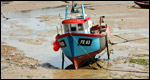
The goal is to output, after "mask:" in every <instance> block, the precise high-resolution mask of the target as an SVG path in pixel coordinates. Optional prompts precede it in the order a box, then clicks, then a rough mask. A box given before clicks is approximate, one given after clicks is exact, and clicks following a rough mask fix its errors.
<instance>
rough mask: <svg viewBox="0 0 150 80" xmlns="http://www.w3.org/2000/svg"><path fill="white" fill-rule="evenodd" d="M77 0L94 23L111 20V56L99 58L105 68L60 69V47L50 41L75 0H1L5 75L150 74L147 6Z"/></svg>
mask: <svg viewBox="0 0 150 80" xmlns="http://www.w3.org/2000/svg"><path fill="white" fill-rule="evenodd" d="M75 3H77V4H78V5H80V4H84V5H85V13H86V14H87V15H88V16H89V17H91V21H93V22H94V25H95V24H99V17H100V16H105V19H104V21H105V23H107V24H108V25H109V26H110V29H111V35H110V40H111V42H112V43H114V45H112V46H111V49H112V52H111V55H110V60H109V61H108V60H107V56H106V54H104V55H103V56H102V57H101V58H100V60H99V61H98V63H99V64H100V65H102V66H103V67H104V68H107V69H100V68H99V67H97V66H96V64H92V65H90V66H85V67H81V68H79V69H78V70H61V50H59V51H58V52H55V51H53V45H52V44H53V41H55V36H56V35H57V29H56V26H57V27H58V28H59V33H61V34H62V32H61V31H60V30H61V29H60V23H61V21H62V20H64V16H65V6H66V5H68V6H71V5H72V2H71V1H1V79H149V9H142V8H140V7H139V6H138V5H135V4H134V2H133V1H75ZM133 5H135V6H134V7H132V6H133ZM125 39H126V40H125ZM104 52H106V50H104ZM97 56H99V55H97ZM65 60H66V62H65V67H67V66H68V65H70V64H72V63H71V62H70V61H69V60H68V59H67V58H65ZM95 69H97V70H95Z"/></svg>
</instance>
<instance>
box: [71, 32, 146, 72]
mask: <svg viewBox="0 0 150 80" xmlns="http://www.w3.org/2000/svg"><path fill="white" fill-rule="evenodd" d="M69 34H70V35H71V36H72V34H71V33H69ZM72 37H73V36H72ZM73 39H74V40H75V42H76V43H77V44H78V42H77V40H76V39H75V38H74V37H73ZM79 45H80V44H79ZM80 47H81V49H83V51H84V52H85V53H86V54H87V55H88V56H89V57H90V58H91V59H92V60H93V61H95V60H94V59H93V58H92V57H91V56H90V55H89V54H88V53H87V51H86V50H85V49H84V48H83V47H82V46H80ZM104 53H105V52H104ZM104 53H103V54H104ZM103 54H102V55H103ZM102 55H101V56H102ZM101 56H100V57H101ZM100 57H99V58H100ZM95 62H96V64H97V66H98V67H100V68H103V69H105V70H110V71H122V72H136V73H149V72H146V71H130V70H117V69H109V68H104V67H102V66H100V65H99V64H98V63H97V61H95Z"/></svg>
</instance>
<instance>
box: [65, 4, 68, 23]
mask: <svg viewBox="0 0 150 80" xmlns="http://www.w3.org/2000/svg"><path fill="white" fill-rule="evenodd" d="M67 17H68V6H66V15H65V20H66V19H67Z"/></svg>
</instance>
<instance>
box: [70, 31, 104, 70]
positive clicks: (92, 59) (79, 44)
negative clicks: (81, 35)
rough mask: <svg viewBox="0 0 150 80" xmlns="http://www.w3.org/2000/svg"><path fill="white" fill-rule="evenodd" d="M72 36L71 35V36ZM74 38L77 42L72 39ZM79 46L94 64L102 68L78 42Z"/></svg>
mask: <svg viewBox="0 0 150 80" xmlns="http://www.w3.org/2000/svg"><path fill="white" fill-rule="evenodd" d="M69 34H70V35H71V36H72V34H71V33H69ZM72 37H73V36H72ZM73 39H74V37H73ZM74 40H75V42H76V43H77V44H78V42H77V40H76V39H74ZM79 46H80V47H81V49H82V50H83V51H84V52H85V53H86V54H87V55H88V56H89V57H90V59H92V60H93V61H94V62H95V63H96V64H97V66H99V67H100V68H102V67H101V66H100V65H99V64H98V63H97V62H96V61H95V60H94V59H93V58H92V57H91V56H90V55H89V54H88V53H87V51H86V50H85V49H84V48H83V47H82V46H81V45H80V44H79ZM88 62H89V61H88Z"/></svg>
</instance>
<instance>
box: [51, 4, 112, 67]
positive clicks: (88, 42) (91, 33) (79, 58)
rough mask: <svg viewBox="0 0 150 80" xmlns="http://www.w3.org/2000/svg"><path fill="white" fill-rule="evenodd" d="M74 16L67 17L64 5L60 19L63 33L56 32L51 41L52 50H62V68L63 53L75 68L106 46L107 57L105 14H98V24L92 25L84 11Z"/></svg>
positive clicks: (107, 32)
mask: <svg viewBox="0 0 150 80" xmlns="http://www.w3.org/2000/svg"><path fill="white" fill-rule="evenodd" d="M81 9H82V13H81V15H78V16H76V17H74V18H68V6H66V13H65V20H63V21H62V27H63V31H64V33H63V34H57V36H56V40H55V41H54V42H53V49H54V51H58V50H59V48H61V50H62V54H63V55H62V61H63V62H62V69H63V66H64V55H65V56H66V57H67V58H69V59H70V60H71V62H72V63H73V66H74V68H75V69H78V68H79V67H81V65H82V64H83V63H85V62H86V61H88V60H90V59H92V60H94V57H95V56H96V55H97V54H99V53H100V52H102V51H103V50H104V49H105V48H107V55H108V59H109V46H108V45H109V44H108V42H109V35H110V28H109V25H107V24H105V23H104V18H105V16H100V17H99V18H100V20H99V24H96V25H93V24H92V21H91V20H90V19H91V18H90V17H87V15H86V14H85V12H84V5H81Z"/></svg>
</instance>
